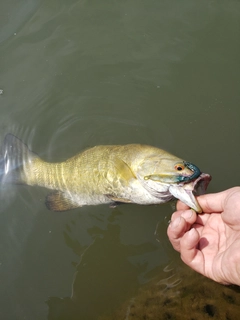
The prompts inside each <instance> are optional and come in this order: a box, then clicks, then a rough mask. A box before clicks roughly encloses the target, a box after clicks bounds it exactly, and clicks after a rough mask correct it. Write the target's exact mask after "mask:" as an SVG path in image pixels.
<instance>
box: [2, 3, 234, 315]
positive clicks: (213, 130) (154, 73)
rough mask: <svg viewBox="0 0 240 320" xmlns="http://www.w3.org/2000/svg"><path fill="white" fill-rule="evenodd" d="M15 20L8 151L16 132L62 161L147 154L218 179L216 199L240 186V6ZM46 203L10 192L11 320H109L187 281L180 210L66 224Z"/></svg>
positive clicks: (165, 6)
mask: <svg viewBox="0 0 240 320" xmlns="http://www.w3.org/2000/svg"><path fill="white" fill-rule="evenodd" d="M1 12H2V13H1V22H0V43H1V48H0V54H1V59H0V89H1V90H3V91H1V95H0V112H1V118H0V139H1V141H2V140H3V138H4V136H5V134H6V133H9V132H11V133H13V134H15V135H16V136H18V137H19V138H21V139H22V140H23V141H25V143H27V144H28V145H29V147H30V148H31V149H32V150H34V151H35V152H37V153H38V154H39V155H40V156H41V157H43V158H44V159H46V160H48V161H62V160H64V159H67V158H68V157H70V156H72V155H74V154H76V153H77V152H79V151H80V150H82V149H84V148H87V147H90V146H94V145H98V144H125V143H146V144H150V145H155V146H158V147H161V148H165V149H167V150H168V151H170V152H172V153H174V154H176V155H177V156H179V157H182V158H184V159H187V160H188V161H191V162H193V163H195V164H196V165H198V166H199V167H200V168H201V170H202V171H204V172H208V173H210V174H211V175H212V176H213V180H212V182H211V184H210V187H209V190H208V191H209V192H217V191H220V190H223V189H226V188H229V187H232V186H235V185H238V184H239V177H240V175H239V170H238V168H239V161H240V149H239V147H238V142H239V140H240V127H239V118H240V109H239V103H240V91H239V87H240V82H239V71H240V59H239V57H240V3H239V1H233V0H230V1H222V2H219V1H214V0H213V1H205V0H203V1H192V0H191V1H190V0H184V1H177V0H174V1H146V0H139V1H135V0H134V1H133V0H130V1H120V0H115V1H109V0H103V1H96V0H92V1H86V0H81V1H76V0H71V1H67V0H63V1H57V0H53V1H50V2H49V1H41V0H29V1H3V3H2V5H1ZM2 17H3V18H2ZM46 195H47V190H44V189H41V188H37V187H36V188H35V187H34V188H33V187H26V186H4V188H2V189H1V194H0V200H1V207H0V220H1V223H0V257H1V258H0V277H1V290H0V292H1V293H0V306H1V307H0V315H1V319H7V320H8V319H9V320H12V319H31V320H32V319H35V320H38V319H40V320H43V319H49V320H55V319H58V320H59V319H69V320H70V319H79V318H81V319H88V320H91V319H100V317H103V316H104V314H108V316H109V314H111V312H112V314H115V313H114V312H115V311H116V310H117V309H118V308H122V306H123V304H124V303H125V302H126V301H130V300H131V299H133V297H136V296H137V295H138V294H139V289H140V288H142V287H143V286H145V285H147V284H148V283H149V281H153V279H155V278H156V282H159V281H161V277H163V278H164V277H167V276H164V275H163V270H164V269H165V268H166V266H167V265H168V264H170V263H172V264H173V266H174V268H175V269H174V270H175V272H176V275H177V277H178V279H180V280H182V281H184V279H185V277H186V275H184V274H182V273H181V269H180V268H179V266H180V265H181V262H180V258H179V257H178V254H175V253H174V252H173V249H172V247H171V246H170V245H169V243H168V240H167V236H166V228H167V222H168V220H169V219H170V216H171V213H172V211H173V209H172V207H171V206H170V205H163V206H150V207H141V206H135V205H122V206H119V207H117V208H116V209H112V208H109V207H108V206H97V207H84V208H79V209H77V210H74V211H69V212H65V213H53V212H50V211H48V210H47V209H46V207H45V205H44V200H45V196H46ZM155 231H156V232H155ZM199 279H201V278H199ZM212 285H213V284H212V282H211V281H207V282H206V286H209V288H211V286H212ZM172 290H173V291H174V293H175V294H176V292H177V290H178V289H177V286H176V287H174V288H172ZM189 290H191V289H189ZM219 290H221V286H220V285H219ZM234 294H236V295H237V294H238V293H234ZM236 301H237V300H236ZM215 304H216V305H218V304H221V300H220V297H219V296H216V300H215V301H214V305H215ZM127 305H128V306H129V303H128V304H127ZM232 308H234V304H232ZM125 314H126V316H125V317H126V319H127V313H125ZM161 317H162V315H161V314H159V319H161ZM129 319H130V318H129Z"/></svg>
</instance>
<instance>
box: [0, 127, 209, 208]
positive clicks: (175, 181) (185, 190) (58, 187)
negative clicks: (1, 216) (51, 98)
mask: <svg viewBox="0 0 240 320" xmlns="http://www.w3.org/2000/svg"><path fill="white" fill-rule="evenodd" d="M210 181H211V176H210V175H209V174H207V173H202V172H201V171H200V169H199V168H198V167H197V166H195V165H194V164H192V163H190V162H187V161H185V160H183V159H181V158H178V157H176V156H174V155H172V154H170V153H168V152H167V151H165V150H162V149H159V148H157V147H154V146H149V145H144V144H126V145H98V146H95V147H92V148H89V149H86V150H83V151H81V152H80V153H78V154H76V155H75V156H73V157H71V158H69V159H67V160H66V161H63V162H53V163H51V162H47V161H45V160H43V159H41V158H40V157H39V156H38V155H37V154H36V153H35V152H33V151H31V150H30V149H29V148H28V146H27V145H26V144H25V143H24V142H22V140H20V139H19V138H17V137H16V136H14V135H13V134H10V133H9V134H7V135H6V136H5V138H4V141H3V144H2V148H1V153H0V183H1V184H5V183H15V184H25V185H29V186H40V187H44V188H47V189H50V190H51V191H50V193H49V194H48V195H47V196H46V201H45V204H46V206H47V208H48V209H49V210H52V211H67V210H70V209H75V208H79V207H82V206H85V205H99V204H109V205H110V206H114V205H115V204H118V203H133V204H139V205H157V204H161V203H165V202H168V201H171V200H173V199H175V198H177V199H180V200H181V201H182V202H184V203H185V204H187V205H188V206H189V207H190V208H192V209H193V210H195V211H196V212H198V213H201V212H202V209H201V207H200V205H199V203H198V201H197V198H196V195H197V194H199V193H204V192H205V191H206V189H207V187H208V184H209V182H210Z"/></svg>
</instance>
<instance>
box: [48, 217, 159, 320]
mask: <svg viewBox="0 0 240 320" xmlns="http://www.w3.org/2000/svg"><path fill="white" fill-rule="evenodd" d="M113 219H114V215H113V214H112V215H111V216H110V217H109V219H108V221H109V222H108V224H107V227H106V230H103V229H100V228H97V227H93V228H90V229H88V233H89V234H90V236H91V237H92V238H93V239H94V240H93V242H92V243H91V244H90V245H89V246H86V247H83V246H81V245H80V243H79V242H76V241H75V240H74V239H73V238H71V235H70V233H71V232H70V231H71V230H70V229H69V228H68V232H65V242H66V244H67V245H68V246H69V247H70V248H71V249H72V250H73V251H74V252H75V253H77V254H79V255H80V261H79V263H78V264H77V265H76V266H75V268H76V272H75V275H74V277H73V282H72V294H71V297H66V298H60V297H51V298H49V299H48V301H47V304H48V306H49V315H48V319H49V320H60V319H69V320H75V319H89V320H90V319H97V318H98V317H99V315H101V314H103V313H105V312H106V311H108V312H112V311H113V310H114V308H116V307H117V306H119V304H120V303H123V302H124V300H125V299H126V297H128V298H131V296H133V295H134V294H135V292H136V290H137V288H138V287H139V281H138V275H139V274H140V273H142V272H144V271H146V269H147V265H146V264H145V263H142V264H137V265H134V264H133V263H132V262H130V259H129V258H130V257H132V256H136V255H141V254H143V253H146V252H152V251H156V246H154V245H153V244H151V243H144V244H141V245H125V244H123V243H122V242H121V239H120V226H118V225H116V224H113V223H112V220H113ZM110 221H111V222H110ZM119 269H121V273H120V272H118V270H119Z"/></svg>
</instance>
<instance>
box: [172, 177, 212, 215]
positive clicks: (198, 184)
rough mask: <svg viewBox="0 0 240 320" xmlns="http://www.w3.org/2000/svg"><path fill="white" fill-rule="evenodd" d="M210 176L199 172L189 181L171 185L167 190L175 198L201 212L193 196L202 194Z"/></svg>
mask: <svg viewBox="0 0 240 320" xmlns="http://www.w3.org/2000/svg"><path fill="white" fill-rule="evenodd" d="M211 179H212V177H211V176H210V175H209V174H207V173H201V174H200V175H199V176H198V178H197V179H195V180H192V181H191V182H186V183H181V184H176V185H171V186H170V187H169V192H170V193H171V194H172V195H173V196H174V197H175V198H177V199H179V200H181V201H182V202H183V203H185V204H186V205H188V206H189V207H190V208H192V209H193V210H195V211H196V212H198V213H201V212H202V208H201V207H200V205H199V203H198V201H197V199H196V197H195V196H198V195H201V194H204V193H205V191H206V189H207V187H208V185H209V183H210V181H211Z"/></svg>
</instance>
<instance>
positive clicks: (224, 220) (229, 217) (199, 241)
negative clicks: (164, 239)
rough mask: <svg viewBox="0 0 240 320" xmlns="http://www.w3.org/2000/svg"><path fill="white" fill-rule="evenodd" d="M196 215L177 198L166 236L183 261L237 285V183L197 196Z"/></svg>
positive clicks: (239, 269)
mask: <svg viewBox="0 0 240 320" xmlns="http://www.w3.org/2000/svg"><path fill="white" fill-rule="evenodd" d="M198 202H199V204H200V206H201V207H202V209H203V213H202V214H199V215H197V214H196V212H195V211H193V210H191V209H189V207H187V206H186V205H185V204H183V203H182V202H181V201H178V203H177V211H176V212H174V213H173V215H172V218H171V223H170V225H169V226H168V230H167V233H168V237H169V240H170V242H171V243H172V245H173V247H174V249H175V250H177V251H179V252H180V254H181V258H182V260H183V262H185V263H186V264H187V265H188V266H190V267H191V268H192V269H194V270H195V271H197V272H199V273H201V274H203V275H204V276H206V277H208V278H210V279H213V280H215V281H217V282H220V283H223V284H236V285H240V187H234V188H231V189H228V190H225V191H223V192H219V193H215V194H206V195H202V196H199V197H198Z"/></svg>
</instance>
